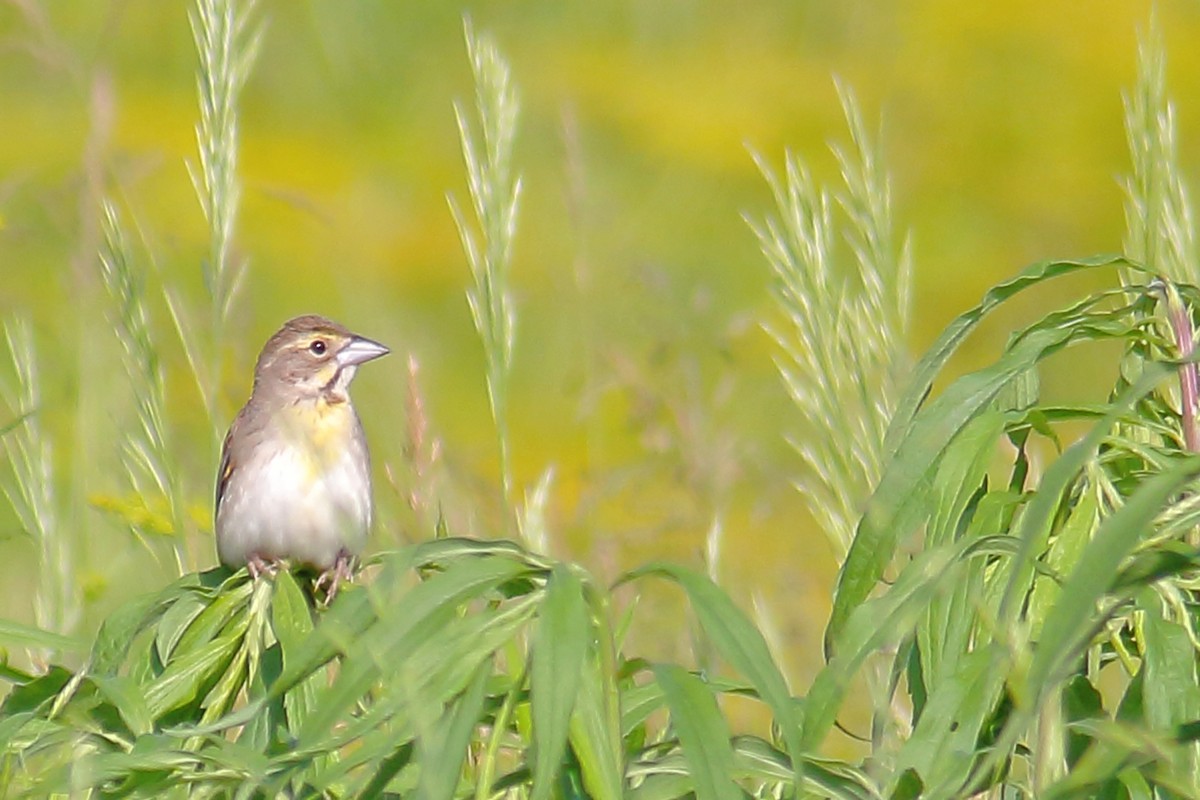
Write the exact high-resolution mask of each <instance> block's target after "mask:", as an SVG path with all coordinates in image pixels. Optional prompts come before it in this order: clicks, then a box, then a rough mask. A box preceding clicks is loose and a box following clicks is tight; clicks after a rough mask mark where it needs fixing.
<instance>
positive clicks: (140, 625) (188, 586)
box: [91, 574, 200, 674]
mask: <svg viewBox="0 0 1200 800" xmlns="http://www.w3.org/2000/svg"><path fill="white" fill-rule="evenodd" d="M199 585H200V576H198V575H194V574H193V575H185V576H183V577H182V578H180V579H179V580H177V581H175V582H174V583H172V584H171V585H170V586H167V587H165V588H164V589H162V590H161V591H158V592H154V593H152V594H146V595H142V596H140V597H135V598H134V599H132V600H130V601H129V602H127V603H125V604H124V605H122V606H120V607H119V608H118V609H117V610H116V611H114V612H113V613H111V614H109V615H108V617H107V618H105V620H104V622H103V623H102V624H101V625H100V632H99V633H97V634H96V642H95V644H94V645H93V646H92V660H91V665H92V672H93V673H99V674H108V673H114V672H116V671H117V670H118V669H120V666H121V664H123V663H124V662H125V660H126V657H127V656H128V655H129V645H130V643H131V642H132V641H133V640H134V639H136V638H137V636H138V634H139V633H141V631H143V630H144V629H145V628H146V627H147V626H149V625H151V624H153V623H154V622H155V621H156V620H157V619H158V618H159V617H161V616H162V614H163V613H164V612H165V611H166V610H167V609H168V608H169V607H170V606H171V604H172V603H173V602H174V601H175V600H176V599H177V598H178V597H179V596H180V595H181V594H183V593H184V592H188V591H191V590H192V589H194V588H196V587H198V586H199Z"/></svg>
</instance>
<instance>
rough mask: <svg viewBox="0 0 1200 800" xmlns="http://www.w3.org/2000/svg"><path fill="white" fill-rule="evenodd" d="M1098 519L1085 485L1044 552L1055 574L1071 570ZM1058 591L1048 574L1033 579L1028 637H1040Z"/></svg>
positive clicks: (1092, 496)
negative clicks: (1048, 547) (1047, 549)
mask: <svg viewBox="0 0 1200 800" xmlns="http://www.w3.org/2000/svg"><path fill="white" fill-rule="evenodd" d="M1099 521H1100V508H1099V505H1098V500H1097V497H1096V492H1095V491H1094V490H1093V489H1092V488H1091V487H1090V486H1089V487H1085V488H1084V490H1083V491H1082V492H1081V493H1080V495H1079V500H1078V502H1077V503H1076V505H1075V507H1074V508H1072V509H1071V512H1070V515H1069V516H1068V517H1067V520H1066V522H1065V523H1063V525H1062V527H1061V528H1059V530H1058V532H1057V533H1056V534H1055V536H1054V539H1053V540H1052V541H1051V542H1050V549H1049V552H1048V553H1047V555H1046V564H1047V566H1049V567H1050V568H1051V569H1053V570H1054V571H1055V573H1057V574H1058V575H1068V574H1070V572H1071V570H1072V569H1074V568H1075V564H1076V563H1077V562H1078V561H1079V556H1080V554H1082V553H1083V549H1084V548H1085V547H1086V546H1087V543H1088V542H1089V541H1090V540H1091V535H1092V531H1094V530H1095V529H1096V525H1097V524H1098V523H1099ZM1060 591H1061V588H1060V586H1059V581H1056V580H1054V579H1053V578H1051V577H1049V576H1038V578H1037V579H1036V581H1035V582H1034V585H1033V594H1032V595H1031V597H1030V599H1029V608H1028V611H1027V616H1028V619H1029V623H1030V635H1031V638H1033V639H1035V640H1036V639H1037V638H1039V637H1040V635H1041V630H1042V624H1043V623H1044V622H1045V619H1046V614H1047V613H1048V612H1049V611H1050V609H1051V608H1053V606H1054V601H1055V599H1057V598H1058V595H1059V593H1060Z"/></svg>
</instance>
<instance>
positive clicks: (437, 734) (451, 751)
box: [417, 663, 490, 800]
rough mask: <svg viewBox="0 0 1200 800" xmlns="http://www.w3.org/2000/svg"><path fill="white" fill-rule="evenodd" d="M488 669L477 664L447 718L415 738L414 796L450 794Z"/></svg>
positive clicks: (433, 799) (430, 799) (435, 799)
mask: <svg viewBox="0 0 1200 800" xmlns="http://www.w3.org/2000/svg"><path fill="white" fill-rule="evenodd" d="M489 672H490V664H487V663H485V664H481V665H480V666H479V668H478V669H477V670H476V671H475V676H474V678H473V679H472V680H471V683H470V685H468V687H467V690H466V691H465V692H464V693H463V695H462V697H460V698H459V699H458V701H457V702H456V703H454V705H453V706H452V707H451V710H450V715H449V717H448V718H444V717H443V718H442V719H440V720H438V722H437V724H436V725H434V726H432V727H430V729H429V730H428V732H427V733H426V734H425V735H423V736H421V737H418V739H417V752H418V753H419V754H420V765H421V775H420V779H419V781H418V783H417V789H418V797H422V798H426V800H441V798H444V797H453V796H454V794H455V788H456V787H457V786H458V782H459V780H461V778H462V764H463V760H464V759H465V758H466V757H467V745H468V744H469V743H470V741H471V735H472V733H473V732H474V731H475V726H476V725H477V724H478V723H479V718H480V716H481V714H482V711H483V701H484V699H485V694H484V687H485V686H486V685H487V677H488V674H489Z"/></svg>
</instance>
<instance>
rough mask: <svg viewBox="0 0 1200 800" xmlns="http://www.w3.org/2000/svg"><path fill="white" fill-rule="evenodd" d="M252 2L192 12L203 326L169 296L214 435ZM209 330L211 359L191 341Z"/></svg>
mask: <svg viewBox="0 0 1200 800" xmlns="http://www.w3.org/2000/svg"><path fill="white" fill-rule="evenodd" d="M255 5H256V3H255V2H254V0H241V1H240V2H239V0H196V4H195V8H194V9H193V10H192V11H191V12H190V13H189V19H190V21H191V24H192V35H193V37H194V40H195V45H196V53H197V55H198V56H199V62H200V63H199V68H198V70H197V73H196V90H197V96H198V99H199V109H200V115H199V116H200V120H199V122H198V123H197V124H196V145H197V150H198V154H199V164H198V165H195V164H191V163H189V164H188V173H189V175H190V176H191V178H192V185H193V187H194V188H195V190H196V196H197V198H198V199H199V201H200V209H201V211H203V212H204V218H205V220H206V221H207V222H208V231H209V234H208V238H209V244H208V255H207V257H206V258H205V259H204V261H203V275H204V286H205V289H206V290H207V292H208V296H209V301H210V302H209V314H208V320H207V321H206V322H205V323H203V324H201V325H197V324H196V323H195V322H194V321H193V322H192V323H191V324H189V323H188V321H187V315H186V313H185V311H184V308H183V305H182V303H181V302H180V301H179V299H178V298H177V297H176V296H175V294H174V293H172V292H168V293H167V301H168V307H169V308H170V311H171V316H172V319H173V321H174V323H175V328H176V331H177V332H178V334H179V337H180V339H181V340H182V341H183V344H184V348H185V351H186V353H187V356H188V362H189V364H190V366H191V369H192V372H193V375H194V376H195V378H196V384H197V387H198V389H199V392H200V396H201V398H203V400H204V403H205V407H206V409H207V410H208V412H209V418H210V419H211V420H212V421H213V425H214V430H219V427H220V426H219V423H218V422H217V416H218V415H217V413H216V412H217V408H216V397H217V391H218V388H219V386H220V379H221V364H222V357H223V356H222V354H223V347H224V345H225V327H226V322H227V320H228V317H229V314H230V311H231V309H232V305H233V302H234V299H235V298H236V295H237V289H238V286H240V284H241V281H242V278H243V276H244V275H245V270H246V265H245V262H244V261H243V260H241V259H240V258H239V257H238V256H237V255H236V253H235V252H234V234H235V232H236V224H237V214H238V206H239V204H240V202H241V183H240V180H239V177H238V97H239V96H240V94H241V91H242V87H243V86H244V85H245V82H246V79H247V77H248V76H249V74H250V70H251V67H252V66H253V64H254V60H255V58H256V56H257V54H258V49H259V46H260V42H261V37H262V30H261V28H260V27H258V26H257V25H255V24H253V23H252V22H251V20H252V18H253V14H254V9H255ZM197 328H199V329H200V330H205V331H207V336H206V338H205V341H206V342H208V343H209V349H210V353H209V356H208V359H207V362H206V360H205V359H204V358H203V357H202V356H201V352H200V348H201V342H198V341H196V340H195V339H194V337H193V336H192V335H191V334H189V331H192V330H195V329H197Z"/></svg>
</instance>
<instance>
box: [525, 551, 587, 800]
mask: <svg viewBox="0 0 1200 800" xmlns="http://www.w3.org/2000/svg"><path fill="white" fill-rule="evenodd" d="M535 630H536V635H535V637H534V639H533V642H532V649H533V652H532V656H531V658H532V662H533V663H532V670H531V671H532V676H531V677H532V682H531V692H532V700H531V704H532V707H533V708H532V712H533V746H534V764H533V793H532V795H531V797H532V798H533V800H546V798H547V797H549V796H550V792H551V791H552V790H553V789H554V785H555V778H556V776H557V774H558V770H559V766H560V764H561V763H562V758H563V754H564V753H565V752H566V749H567V729H568V724H569V723H570V720H571V711H572V710H573V709H574V707H575V697H576V694H577V693H578V691H579V682H580V675H581V672H582V670H583V663H584V660H585V659H586V658H587V650H588V642H589V640H590V638H591V636H590V634H591V625H590V624H589V623H588V615H587V607H586V605H585V603H584V598H583V584H582V583H581V582H580V580H579V578H578V577H576V576H575V574H574V573H573V572H572V571H571V569H570V568H569V567H567V566H566V565H564V564H558V565H556V566H555V567H554V569H553V571H552V572H551V573H550V580H549V582H548V583H547V585H546V597H545V599H544V600H543V601H542V606H541V612H540V614H539V615H538V624H537V627H536V629H535Z"/></svg>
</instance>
